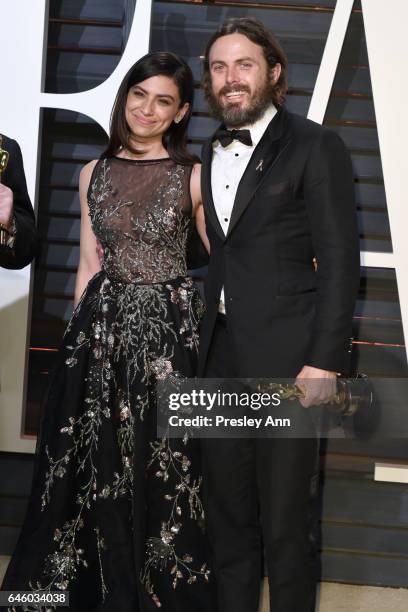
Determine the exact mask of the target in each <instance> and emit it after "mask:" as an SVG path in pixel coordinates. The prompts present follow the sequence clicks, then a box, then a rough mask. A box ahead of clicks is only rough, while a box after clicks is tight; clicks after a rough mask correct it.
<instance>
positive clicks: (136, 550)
mask: <svg viewBox="0 0 408 612" xmlns="http://www.w3.org/2000/svg"><path fill="white" fill-rule="evenodd" d="M192 102H193V78H192V74H191V71H190V69H189V68H188V66H187V65H186V64H185V63H184V61H182V60H181V59H179V58H178V57H177V56H175V55H173V54H169V53H152V54H149V55H147V56H145V57H143V58H142V59H141V60H139V61H138V62H137V63H136V64H135V65H134V66H133V67H132V69H131V70H130V71H129V73H128V74H127V75H126V77H125V79H124V81H123V83H122V84H121V86H120V88H119V91H118V95H117V98H116V101H115V105H114V109H113V113H112V121H111V135H110V140H109V145H108V148H107V150H106V152H105V153H104V155H103V156H102V158H101V159H100V160H99V161H93V162H90V163H89V164H87V165H86V166H85V167H84V168H83V170H82V172H81V177H80V187H79V189H80V200H81V237H80V263H79V268H78V274H77V282H76V289H75V302H76V309H75V311H74V314H73V317H72V319H71V321H70V323H69V325H68V328H67V331H66V333H65V336H64V342H63V346H62V348H61V351H60V359H61V361H60V363H59V365H58V367H57V368H56V372H55V373H54V376H53V381H52V384H51V388H50V391H49V395H48V398H47V402H46V407H45V408H46V409H45V413H44V418H43V423H42V427H41V434H40V437H39V443H38V460H37V463H36V470H35V475H34V483H33V490H32V494H31V498H30V503H29V511H28V514H27V518H26V521H25V524H24V527H23V530H22V534H21V537H20V540H19V543H18V546H17V550H16V552H15V554H14V556H13V559H12V561H11V563H10V566H9V569H8V572H7V575H6V578H5V583H4V584H3V589H8V590H17V589H19V590H21V589H25V590H27V589H31V590H33V591H34V592H35V593H36V594H37V593H39V594H40V595H41V594H43V593H49V592H50V591H57V590H58V589H61V590H68V591H69V592H70V609H72V610H75V611H82V610H83V611H84V612H85V611H86V612H90V611H91V610H98V611H99V610H103V611H111V610H112V611H115V612H122V611H123V612H130V611H132V612H137V611H140V612H142V611H145V610H155V609H156V608H157V607H162V608H163V610H167V611H169V612H191V611H192V610H195V611H202V612H212V611H213V610H216V607H215V604H214V603H213V602H214V601H215V598H213V586H212V581H211V580H209V570H208V568H207V565H206V541H205V537H204V534H203V530H202V505H201V501H200V483H201V478H200V473H199V464H198V457H197V450H196V448H195V446H194V444H193V441H191V440H190V441H187V440H185V441H182V440H171V441H169V440H167V439H162V440H157V439H156V426H155V401H154V399H155V395H154V388H155V382H156V380H157V379H163V378H165V377H166V376H168V375H169V374H171V373H172V372H176V373H182V374H183V375H185V376H192V375H194V371H195V364H196V355H197V342H198V324H199V319H200V315H201V313H202V303H201V301H200V298H199V295H198V293H197V291H196V290H195V288H194V286H193V284H192V282H191V280H190V279H189V278H188V277H186V271H187V270H186V244H187V240H188V237H189V231H190V227H191V218H192V216H195V218H196V223H197V227H198V229H199V232H200V234H201V235H202V237H203V240H206V238H205V228H204V220H203V212H202V205H201V201H200V167H199V165H197V164H196V159H195V158H194V157H193V156H192V155H190V154H189V153H188V152H187V150H186V144H185V143H186V128H187V124H188V121H189V118H190V115H191V111H192ZM98 241H99V242H100V244H101V245H102V248H103V258H102V259H103V263H102V266H101V264H100V261H99V257H98ZM43 606H44V604H43ZM49 608H51V609H52V606H49ZM11 609H13V608H11ZM15 609H17V608H15ZM25 609H29V610H31V609H44V610H45V606H44V607H41V606H39V607H37V608H35V607H34V606H33V607H28V608H25ZM47 609H48V608H47Z"/></svg>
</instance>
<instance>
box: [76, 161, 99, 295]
mask: <svg viewBox="0 0 408 612" xmlns="http://www.w3.org/2000/svg"><path fill="white" fill-rule="evenodd" d="M96 163H97V160H93V161H91V162H89V164H86V166H84V167H83V168H82V170H81V174H80V177H79V201H80V203H81V235H80V244H79V266H78V271H77V276H76V282H75V301H74V306H76V305H77V304H78V302H79V299H80V297H81V295H82V293H83V292H84V290H85V288H86V286H87V284H88V282H89V281H90V279H91V278H92V277H93V276H94V275H95V274H96V273H97V272H99V271H100V269H101V264H100V262H99V257H98V251H97V241H96V237H95V234H94V233H93V231H92V226H91V219H90V217H89V206H88V200H87V192H88V187H89V182H90V180H91V175H92V171H93V169H94V167H95V165H96Z"/></svg>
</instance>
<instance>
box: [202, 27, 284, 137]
mask: <svg viewBox="0 0 408 612" xmlns="http://www.w3.org/2000/svg"><path fill="white" fill-rule="evenodd" d="M209 68H210V77H211V94H210V97H209V104H210V106H211V109H212V111H213V113H214V115H215V116H216V117H217V118H218V119H220V120H221V121H223V122H224V123H225V124H226V125H227V126H229V127H240V126H242V125H245V124H252V123H254V122H255V121H257V120H258V119H259V118H260V117H262V115H263V114H264V112H265V109H266V108H267V107H268V106H269V105H270V104H271V102H272V90H273V86H274V84H275V83H276V81H277V80H278V79H279V75H280V71H281V67H280V64H276V66H275V67H274V68H273V69H269V67H268V64H267V61H266V59H265V56H264V53H263V49H262V47H260V46H259V45H257V44H255V43H253V42H252V41H251V40H249V38H247V37H246V36H244V35H243V34H238V33H235V34H228V35H226V36H222V37H221V38H218V39H217V40H216V41H215V43H214V44H213V45H212V47H211V49H210V54H209Z"/></svg>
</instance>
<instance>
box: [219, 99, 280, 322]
mask: <svg viewBox="0 0 408 612" xmlns="http://www.w3.org/2000/svg"><path fill="white" fill-rule="evenodd" d="M276 113H277V109H276V108H275V106H274V105H273V104H271V106H269V107H268V108H267V109H266V111H265V113H264V115H263V116H262V117H261V119H258V121H256V122H255V123H253V124H252V125H247V126H242V127H241V128H240V129H243V130H245V129H248V130H250V132H251V139H252V146H248V145H245V144H243V143H242V142H240V141H239V140H233V141H232V142H231V144H229V145H228V146H227V147H223V146H222V145H221V143H220V142H219V140H215V141H214V143H213V158H212V165H211V189H212V196H213V200H214V206H215V211H216V213H217V217H218V220H219V222H220V225H221V227H222V230H223V232H224V234H225V235H226V234H227V232H228V227H229V223H230V219H231V213H232V208H233V206H234V201H235V196H236V193H237V189H238V185H239V182H240V180H241V178H242V175H243V174H244V172H245V168H246V167H247V165H248V162H249V160H250V159H251V157H252V154H253V152H254V150H255V147H256V146H257V144H258V143H259V141H260V140H261V138H262V136H263V135H264V132H265V130H266V128H267V127H268V125H269V123H270V122H271V121H272V119H273V118H274V116H275V115H276ZM218 310H219V312H222V313H225V300H224V288H222V290H221V296H220V304H219V308H218Z"/></svg>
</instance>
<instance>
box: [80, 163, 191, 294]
mask: <svg viewBox="0 0 408 612" xmlns="http://www.w3.org/2000/svg"><path fill="white" fill-rule="evenodd" d="M190 176H191V167H190V168H189V167H186V166H181V165H177V164H175V163H174V162H173V161H172V160H171V159H159V160H129V159H123V158H119V157H116V158H110V159H104V160H102V161H101V162H99V163H98V164H97V166H96V168H95V170H94V173H93V176H92V179H91V184H90V188H89V192H88V202H89V208H90V215H91V219H92V226H93V229H94V233H95V234H96V236H97V237H98V239H99V241H100V242H101V244H102V246H103V247H104V262H103V269H104V270H105V271H106V273H107V274H108V276H109V277H110V278H114V279H116V280H119V281H122V282H126V283H131V282H140V283H158V282H163V281H165V280H167V279H169V278H175V277H177V276H184V275H185V274H186V273H187V266H186V244H187V240H188V235H189V229H190V226H191V208H192V204H191V196H190ZM135 187H137V189H135ZM135 193H137V198H135Z"/></svg>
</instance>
